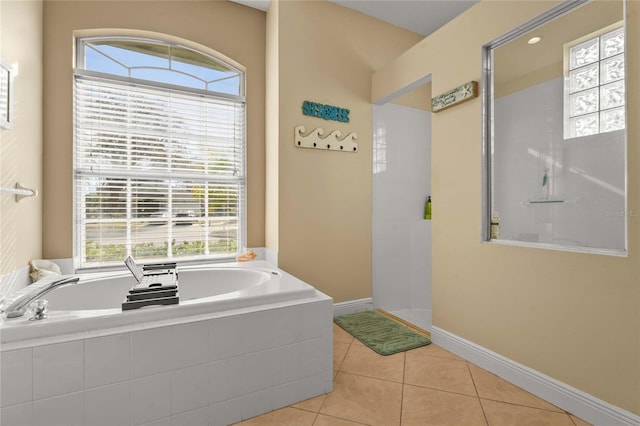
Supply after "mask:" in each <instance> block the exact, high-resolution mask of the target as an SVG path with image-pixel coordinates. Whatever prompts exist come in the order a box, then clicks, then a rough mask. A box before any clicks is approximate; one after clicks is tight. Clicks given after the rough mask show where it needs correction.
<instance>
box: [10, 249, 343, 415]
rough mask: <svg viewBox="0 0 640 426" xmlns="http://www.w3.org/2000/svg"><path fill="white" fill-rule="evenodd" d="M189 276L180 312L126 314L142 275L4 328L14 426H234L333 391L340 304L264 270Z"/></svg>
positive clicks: (88, 280) (62, 297) (183, 271)
mask: <svg viewBox="0 0 640 426" xmlns="http://www.w3.org/2000/svg"><path fill="white" fill-rule="evenodd" d="M178 274H179V282H178V285H179V296H180V303H179V304H178V305H170V306H151V307H145V308H142V309H136V310H131V311H125V312H122V311H121V303H122V301H123V300H124V299H125V297H126V294H127V292H128V290H129V289H130V287H131V286H132V285H133V284H134V280H133V277H131V275H129V274H121V273H118V274H113V273H112V274H101V275H99V276H98V275H95V274H93V275H83V276H81V280H80V283H78V284H75V285H70V286H67V287H62V288H59V289H56V290H54V291H52V292H51V293H48V294H46V295H45V296H44V297H43V298H44V299H46V300H48V301H49V307H50V311H49V317H48V318H47V319H44V320H40V321H29V320H28V318H27V316H25V317H21V318H13V319H6V320H4V321H2V322H1V323H0V339H1V342H0V352H1V354H0V363H1V365H0V370H1V371H2V372H3V374H2V375H1V376H0V381H1V383H0V389H2V398H1V399H0V418H2V421H3V424H4V423H6V424H23V423H25V424H26V423H29V424H33V425H37V424H43V425H44V424H46V425H57V424H60V425H69V424H84V425H91V424H104V421H105V418H108V419H109V422H110V424H126V425H142V424H147V423H150V422H156V421H158V422H164V423H163V424H203V425H228V424H230V423H234V422H238V421H240V420H243V419H247V418H250V417H253V416H256V415H259V414H262V413H265V412H268V411H271V410H275V409H277V408H280V407H284V406H287V405H290V404H294V403H296V402H299V401H301V400H304V399H307V398H311V397H314V396H317V395H320V394H323V393H326V392H330V391H331V390H332V388H333V362H332V313H333V303H332V300H331V298H330V297H328V296H326V295H324V294H323V293H321V292H319V291H317V290H315V289H314V288H313V287H311V286H310V285H308V284H306V283H304V282H303V281H301V280H299V279H297V278H296V277H294V276H292V275H290V274H288V273H286V272H285V271H283V270H280V269H278V268H275V267H273V266H271V265H269V264H268V263H266V262H263V261H254V262H249V263H242V264H240V263H230V264H217V265H212V266H208V267H195V266H194V267H186V268H180V269H179V272H178ZM26 315H28V314H26ZM5 372H6V373H7V374H5ZM105 416H106V417H105Z"/></svg>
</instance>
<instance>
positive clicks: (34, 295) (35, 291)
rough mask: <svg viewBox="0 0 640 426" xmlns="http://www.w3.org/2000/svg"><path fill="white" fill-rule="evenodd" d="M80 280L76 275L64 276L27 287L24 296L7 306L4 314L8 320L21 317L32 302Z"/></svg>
mask: <svg viewBox="0 0 640 426" xmlns="http://www.w3.org/2000/svg"><path fill="white" fill-rule="evenodd" d="M79 280H80V277H78V276H75V275H67V276H64V275H63V276H59V277H56V278H55V279H53V280H46V282H35V283H33V284H31V285H30V286H29V287H27V289H26V292H25V293H24V294H22V295H21V296H19V297H18V298H17V299H16V300H14V301H13V302H12V303H11V304H10V305H9V306H7V307H6V308H5V309H4V312H5V314H7V318H16V317H21V316H23V315H24V313H25V312H26V311H27V307H28V306H29V303H31V302H32V301H34V300H36V299H39V298H40V297H42V296H44V295H45V294H47V293H49V292H50V291H51V290H54V289H56V288H58V287H62V286H63V285H68V284H76V283H77V282H78V281H79ZM42 281H45V280H42Z"/></svg>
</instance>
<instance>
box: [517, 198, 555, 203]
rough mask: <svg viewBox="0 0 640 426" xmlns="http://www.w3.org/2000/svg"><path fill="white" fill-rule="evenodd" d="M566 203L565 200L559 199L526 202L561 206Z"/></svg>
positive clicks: (528, 201) (527, 201)
mask: <svg viewBox="0 0 640 426" xmlns="http://www.w3.org/2000/svg"><path fill="white" fill-rule="evenodd" d="M560 203H564V200H562V199H559V198H552V199H549V200H526V201H525V204H560Z"/></svg>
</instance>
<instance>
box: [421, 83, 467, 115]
mask: <svg viewBox="0 0 640 426" xmlns="http://www.w3.org/2000/svg"><path fill="white" fill-rule="evenodd" d="M476 97H478V82H477V81H470V82H468V83H465V84H463V85H462V86H458V87H456V88H455V89H453V90H449V91H448V92H445V93H443V94H442V95H440V96H436V97H435V98H433V99H431V112H440V111H442V110H445V109H447V108H450V107H452V106H454V105H458V104H461V103H463V102H466V101H470V100H471V99H473V98H476Z"/></svg>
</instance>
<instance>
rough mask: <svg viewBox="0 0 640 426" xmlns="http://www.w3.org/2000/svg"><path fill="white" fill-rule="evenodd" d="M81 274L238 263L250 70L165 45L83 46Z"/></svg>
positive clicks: (102, 41)
mask: <svg viewBox="0 0 640 426" xmlns="http://www.w3.org/2000/svg"><path fill="white" fill-rule="evenodd" d="M76 62H77V66H76V68H75V70H74V150H75V156H74V182H75V196H74V203H75V222H76V226H75V232H76V235H75V258H76V266H77V267H92V266H103V265H107V264H109V263H114V262H117V263H120V262H122V260H123V259H124V258H125V257H126V256H127V255H131V256H133V257H134V258H135V259H145V260H147V261H149V260H166V259H173V260H186V259H199V258H225V257H232V256H235V255H236V254H237V253H238V251H239V250H240V249H242V248H243V247H244V244H245V236H244V229H245V224H244V223H245V219H244V218H245V211H244V205H245V203H244V199H245V145H246V143H245V135H246V131H245V127H246V123H245V98H244V73H243V72H242V71H240V70H239V69H237V68H236V67H234V66H232V65H230V64H228V63H226V62H224V61H223V60H221V59H220V58H217V57H215V56H213V55H210V54H207V53H204V52H200V51H196V50H194V49H191V48H189V47H186V46H181V45H178V44H173V43H167V42H164V41H159V40H150V39H140V38H130V37H127V38H123V37H100V38H82V39H78V41H77V58H76Z"/></svg>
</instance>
